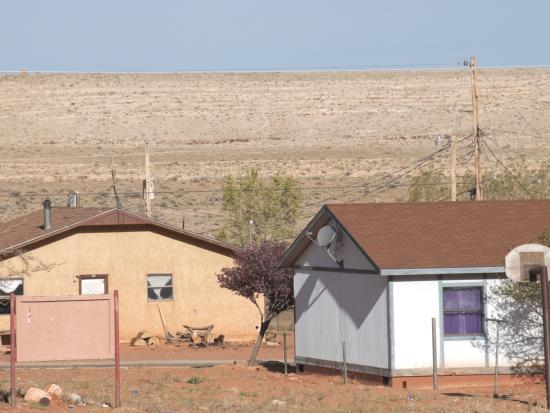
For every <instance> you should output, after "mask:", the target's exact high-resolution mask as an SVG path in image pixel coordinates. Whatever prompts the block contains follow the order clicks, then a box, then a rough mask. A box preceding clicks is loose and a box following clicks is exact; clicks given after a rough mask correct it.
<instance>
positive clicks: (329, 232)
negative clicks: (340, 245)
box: [317, 225, 336, 248]
mask: <svg viewBox="0 0 550 413" xmlns="http://www.w3.org/2000/svg"><path fill="white" fill-rule="evenodd" d="M335 238H336V231H335V230H334V229H333V228H332V227H331V226H330V225H327V226H324V227H322V228H321V229H320V230H319V231H318V232H317V244H319V245H320V246H321V247H323V248H326V247H328V246H329V245H330V244H332V242H333V241H334V239H335Z"/></svg>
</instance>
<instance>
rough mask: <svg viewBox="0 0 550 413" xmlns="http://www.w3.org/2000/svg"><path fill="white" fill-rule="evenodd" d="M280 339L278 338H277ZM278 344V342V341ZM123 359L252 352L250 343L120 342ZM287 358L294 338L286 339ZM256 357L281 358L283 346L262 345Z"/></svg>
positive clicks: (228, 356) (240, 356)
mask: <svg viewBox="0 0 550 413" xmlns="http://www.w3.org/2000/svg"><path fill="white" fill-rule="evenodd" d="M279 341H280V340H279ZM278 344H279V343H278ZM120 350H121V351H120V354H121V359H122V360H123V361H134V360H238V361H242V360H248V358H249V357H250V354H251V352H252V343H228V344H225V345H223V346H208V347H205V348H202V347H199V348H197V347H194V346H193V347H190V346H189V344H188V343H182V344H170V345H164V346H162V347H159V348H154V349H152V348H149V347H132V346H130V345H128V344H122V345H121V348H120ZM287 351H288V357H289V360H292V358H293V357H294V340H293V339H292V336H289V337H288V339H287ZM258 358H259V359H261V360H282V359H283V346H282V345H281V344H279V345H277V346H268V345H265V344H264V345H262V348H261V349H260V353H259V354H258Z"/></svg>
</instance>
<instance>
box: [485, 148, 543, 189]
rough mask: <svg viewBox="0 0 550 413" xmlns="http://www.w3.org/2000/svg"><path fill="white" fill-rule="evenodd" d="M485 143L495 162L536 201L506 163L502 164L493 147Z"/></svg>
mask: <svg viewBox="0 0 550 413" xmlns="http://www.w3.org/2000/svg"><path fill="white" fill-rule="evenodd" d="M484 143H485V147H486V148H487V150H488V151H489V153H490V154H491V155H492V156H493V158H495V160H496V161H497V162H498V163H499V164H500V165H501V166H502V167H503V168H504V170H505V171H506V172H508V173H509V174H510V175H511V176H512V178H513V179H514V181H516V182H517V183H518V185H519V186H520V188H521V189H522V190H523V191H524V192H525V193H526V194H527V195H529V196H530V197H531V198H532V199H535V196H534V195H533V194H531V192H529V190H528V189H527V188H526V187H525V186H524V185H523V184H522V183H521V181H520V180H519V179H518V178H517V177H516V175H515V174H514V173H513V172H512V171H511V170H510V169H509V168H508V167H507V166H506V165H505V164H504V162H502V161H501V160H500V158H499V157H498V156H496V154H495V153H494V152H493V150H492V149H491V147H490V146H489V145H488V144H487V141H485V142H484Z"/></svg>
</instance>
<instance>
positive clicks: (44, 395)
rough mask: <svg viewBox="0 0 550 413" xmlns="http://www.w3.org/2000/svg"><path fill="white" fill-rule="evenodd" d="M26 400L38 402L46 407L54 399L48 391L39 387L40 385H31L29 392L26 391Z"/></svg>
mask: <svg viewBox="0 0 550 413" xmlns="http://www.w3.org/2000/svg"><path fill="white" fill-rule="evenodd" d="M25 400H26V401H28V402H35V403H38V404H39V405H40V406H44V407H46V406H48V405H49V404H50V402H51V401H52V396H50V394H49V393H48V392H46V391H44V390H42V389H39V388H38V387H31V388H30V389H29V390H27V393H25Z"/></svg>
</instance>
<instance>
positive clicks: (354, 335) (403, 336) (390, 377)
mask: <svg viewBox="0 0 550 413" xmlns="http://www.w3.org/2000/svg"><path fill="white" fill-rule="evenodd" d="M327 227H329V228H331V230H332V231H331V230H327ZM322 228H324V229H322ZM545 229H550V200H540V201H478V202H471V201H470V202H439V203H399V204H397V203H392V204H384V203H363V204H334V205H326V206H324V207H323V208H322V209H321V210H320V211H319V213H318V214H317V215H316V216H315V218H314V219H313V220H312V221H311V222H310V223H309V225H308V226H307V227H306V228H305V229H304V231H303V232H302V233H301V234H300V235H299V236H298V238H297V239H296V240H295V241H294V243H293V244H292V245H291V246H290V247H289V248H288V250H287V251H286V252H285V254H284V256H283V257H282V259H281V266H285V267H291V268H294V271H295V276H294V298H295V334H296V337H295V343H296V344H295V346H296V348H295V359H296V363H297V365H298V367H299V368H300V369H305V370H308V369H311V368H312V367H315V368H319V367H320V368H329V369H341V368H342V361H343V353H344V347H345V353H346V363H347V368H348V371H350V372H357V373H366V374H367V375H369V377H371V378H374V379H375V380H376V381H380V382H383V383H385V384H389V385H393V386H399V387H401V386H403V387H406V386H407V384H408V383H409V384H414V383H420V382H422V381H423V380H424V381H429V380H431V378H430V377H431V374H432V356H433V353H432V318H435V319H436V327H437V328H436V330H437V334H436V340H437V341H436V343H437V346H436V347H437V364H438V365H437V367H438V371H439V374H440V375H441V376H442V377H441V380H445V377H447V378H448V377H450V376H456V375H460V376H471V375H476V377H477V378H482V377H483V375H489V374H492V373H493V371H494V354H493V348H492V344H491V343H492V342H491V341H490V340H489V338H488V337H487V333H486V332H487V331H488V323H489V322H490V321H488V319H491V317H492V316H493V309H492V306H491V303H490V302H488V300H487V296H488V292H489V289H490V287H491V285H493V284H494V283H498V282H500V281H499V280H501V279H503V278H505V275H504V257H505V256H506V254H507V253H508V252H509V251H510V250H511V249H512V248H514V247H516V246H518V245H520V244H524V243H527V242H533V241H534V240H535V239H536V237H537V236H538V235H540V234H541V233H542V232H543V231H544V230H545ZM319 230H321V232H322V233H323V231H324V232H325V234H321V236H320V237H319V240H320V241H321V242H320V243H319V242H318V241H317V235H318V233H319ZM499 366H501V367H502V368H501V371H500V372H501V374H502V373H507V372H509V371H510V369H509V368H508V367H509V366H510V361H509V360H506V358H505V357H504V356H501V357H500V359H499ZM476 377H472V379H475V378H476ZM487 377H490V376H487ZM463 378H464V379H465V378H466V377H463Z"/></svg>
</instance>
